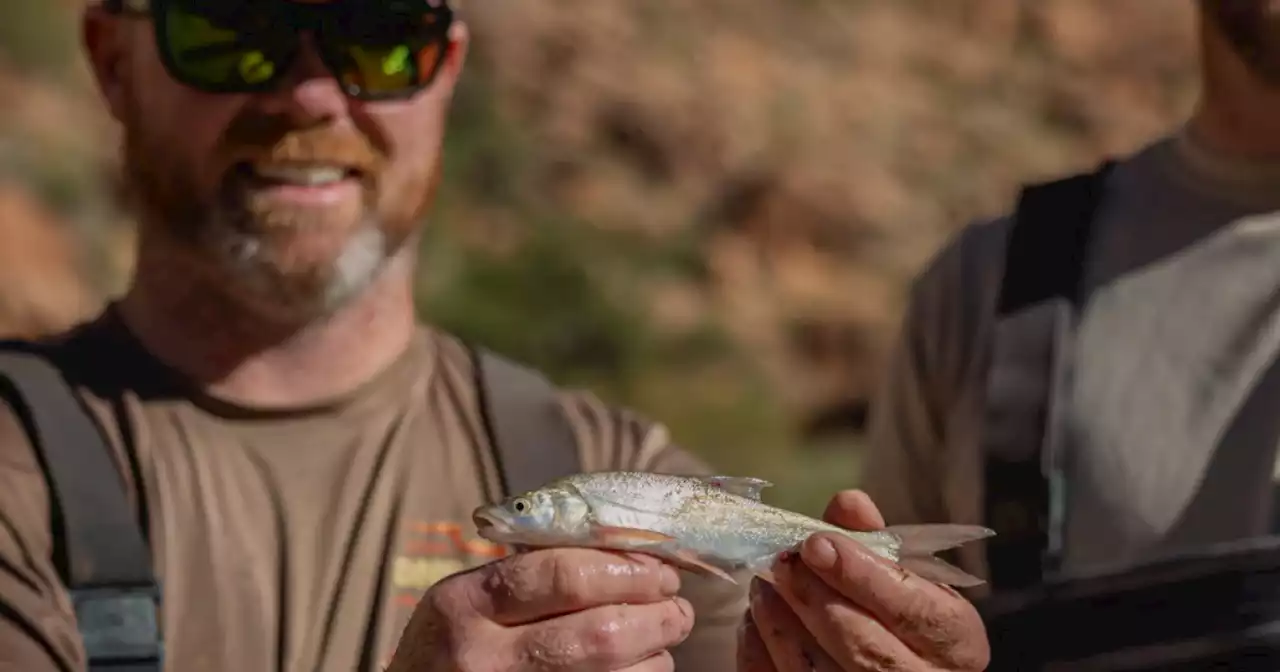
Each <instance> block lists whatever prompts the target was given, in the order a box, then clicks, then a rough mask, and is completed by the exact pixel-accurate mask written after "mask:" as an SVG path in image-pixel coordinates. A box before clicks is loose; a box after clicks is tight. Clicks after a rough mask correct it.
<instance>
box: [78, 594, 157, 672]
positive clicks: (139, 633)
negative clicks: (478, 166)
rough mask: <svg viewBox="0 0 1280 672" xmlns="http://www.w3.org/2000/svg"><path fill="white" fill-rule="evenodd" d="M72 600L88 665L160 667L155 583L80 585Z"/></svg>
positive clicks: (136, 667) (95, 668) (121, 667)
mask: <svg viewBox="0 0 1280 672" xmlns="http://www.w3.org/2000/svg"><path fill="white" fill-rule="evenodd" d="M71 600H72V603H73V604H74V605H75V610H76V620H77V622H78V624H79V626H80V628H79V629H80V634H81V637H82V638H83V640H84V648H85V654H86V656H87V657H88V659H89V668H90V669H92V670H98V669H111V670H114V669H126V668H127V669H154V670H156V671H157V672H158V671H159V670H160V669H161V668H162V667H163V661H164V639H163V637H162V636H161V634H160V617H159V614H160V590H159V589H158V588H157V587H155V586H125V587H111V588H81V589H76V590H72V591H71Z"/></svg>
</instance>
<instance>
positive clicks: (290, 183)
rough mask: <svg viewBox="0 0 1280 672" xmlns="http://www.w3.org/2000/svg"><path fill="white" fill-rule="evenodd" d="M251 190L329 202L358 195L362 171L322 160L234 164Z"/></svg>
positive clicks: (280, 197) (310, 202)
mask: <svg viewBox="0 0 1280 672" xmlns="http://www.w3.org/2000/svg"><path fill="white" fill-rule="evenodd" d="M236 172H237V174H238V175H239V176H240V178H241V179H242V180H243V183H244V184H245V186H247V187H248V188H249V189H250V190H251V191H254V192H257V193H259V194H261V195H264V196H268V197H270V198H272V199H278V200H284V201H289V202H296V203H299V204H304V205H330V204H333V203H336V202H338V201H340V200H342V199H344V198H347V197H354V196H358V192H359V190H360V183H361V180H362V178H363V171H361V170H359V169H357V168H354V167H351V166H348V165H343V164H339V163H332V162H322V161H252V162H243V163H240V164H238V165H237V168H236Z"/></svg>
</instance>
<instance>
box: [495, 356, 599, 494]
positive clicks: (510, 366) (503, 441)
mask: <svg viewBox="0 0 1280 672" xmlns="http://www.w3.org/2000/svg"><path fill="white" fill-rule="evenodd" d="M474 352H475V357H476V368H477V370H478V372H479V378H480V385H479V388H480V395H481V402H482V403H481V407H482V409H483V414H484V421H485V426H486V429H487V430H488V432H489V440H490V442H491V443H493V445H494V449H495V451H494V453H495V457H496V459H497V462H498V470H499V472H500V474H501V477H502V489H503V493H504V494H506V495H511V494H519V493H521V492H526V491H529V490H532V489H534V488H536V487H538V486H540V485H542V484H543V483H546V482H548V481H551V480H554V479H557V478H560V477H562V476H568V475H570V474H573V473H576V472H578V471H579V470H580V466H579V459H578V448H577V441H576V440H575V438H574V433H573V430H572V428H571V427H570V426H569V422H568V419H567V418H565V415H564V411H563V409H562V408H561V406H560V403H559V400H558V399H557V397H556V389H555V387H554V386H553V385H552V384H551V382H550V381H548V380H547V379H546V377H545V376H543V375H542V374H540V373H538V372H537V371H534V370H532V369H530V368H528V367H525V366H521V365H519V364H516V363H515V362H512V361H511V360H509V359H506V358H505V357H502V356H500V355H497V354H495V353H493V352H491V351H489V350H486V349H483V348H474Z"/></svg>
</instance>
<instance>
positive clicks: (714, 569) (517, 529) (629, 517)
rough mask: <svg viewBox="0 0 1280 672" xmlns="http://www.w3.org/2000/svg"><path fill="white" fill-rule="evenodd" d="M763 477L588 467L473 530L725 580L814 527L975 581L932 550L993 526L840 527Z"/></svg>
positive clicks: (761, 566) (506, 505)
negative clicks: (618, 554) (765, 497)
mask: <svg viewBox="0 0 1280 672" xmlns="http://www.w3.org/2000/svg"><path fill="white" fill-rule="evenodd" d="M770 485H772V484H771V483H769V482H768V481H764V480H760V479H755V478H746V477H734V476H710V477H699V476H679V475H669V474H652V473H644V472H592V473H585V474H575V475H572V476H568V477H565V478H561V479H558V480H555V481H552V482H551V483H547V484H545V485H544V486H542V487H540V488H538V489H536V490H533V491H531V492H527V493H522V494H520V495H516V496H512V497H508V498H507V499H505V500H503V501H502V502H498V503H496V504H492V505H488V506H482V507H479V508H477V509H476V511H475V513H474V515H473V519H474V520H475V523H476V527H477V529H478V531H479V534H480V536H482V537H484V538H486V539H488V540H490V541H493V542H495V543H501V544H511V545H516V546H527V547H547V546H585V547H591V548H605V549H613V550H625V551H638V552H643V553H649V554H652V555H657V556H659V557H661V558H664V559H666V560H668V561H670V562H672V563H673V564H675V565H677V566H681V567H683V568H685V569H688V570H691V571H694V572H698V573H702V574H707V575H714V576H718V577H720V578H722V579H726V580H728V581H731V582H735V583H736V582H737V580H736V579H735V578H734V577H733V574H734V573H737V572H744V571H745V572H750V573H752V574H755V575H757V576H761V577H762V578H765V579H771V576H770V574H769V568H770V567H771V566H772V565H773V562H774V560H775V559H776V558H777V557H778V555H779V554H781V553H782V552H784V551H787V550H790V549H793V548H795V547H796V546H797V545H798V544H800V543H801V542H803V541H804V540H805V539H807V538H808V537H809V536H810V535H812V534H814V533H816V532H831V533H835V534H842V535H845V536H848V537H850V538H852V539H854V540H855V541H857V542H859V543H861V544H862V545H863V546H865V547H866V548H867V549H869V550H871V551H872V552H873V553H876V554H878V555H880V556H882V557H884V558H887V559H889V560H891V561H894V562H897V563H899V564H900V565H902V566H903V567H905V568H908V569H911V570H912V571H915V572H916V573H917V574H920V575H921V576H923V577H925V578H927V579H930V580H932V581H936V582H938V583H947V584H950V585H954V586H960V587H968V586H975V585H979V584H981V583H983V581H982V580H981V579H979V578H977V577H975V576H972V575H970V574H967V573H965V572H964V571H962V570H960V569H959V568H957V567H955V566H953V565H950V564H948V563H946V562H945V561H943V560H941V559H940V558H936V557H934V555H933V554H934V553H936V552H938V551H942V550H947V549H950V548H954V547H957V546H960V545H963V544H965V543H968V542H970V541H976V540H979V539H983V538H986V537H990V536H992V535H994V534H995V533H994V532H993V531H992V530H990V529H987V528H985V527H981V526H976V525H952V524H939V525H899V526H893V527H888V528H885V529H883V530H875V531H869V532H861V531H851V530H846V529H844V528H841V527H837V526H835V525H831V524H829V523H826V522H824V521H821V520H818V519H816V518H811V517H809V516H806V515H804V514H801V513H797V512H794V511H788V510H786V509H782V508H778V507H774V506H770V505H768V504H765V503H764V502H762V501H761V497H760V495H761V491H762V490H763V489H764V488H767V487H769V486H770Z"/></svg>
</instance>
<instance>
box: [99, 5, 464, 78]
mask: <svg viewBox="0 0 1280 672" xmlns="http://www.w3.org/2000/svg"><path fill="white" fill-rule="evenodd" d="M257 1H258V2H264V3H274V7H273V9H274V10H275V11H277V12H279V15H280V16H281V17H282V18H283V19H285V20H287V21H288V22H289V23H290V24H292V25H293V26H294V27H293V28H292V29H291V30H290V29H285V30H279V32H278V34H279V35H280V36H281V37H283V38H284V39H288V40H291V43H290V44H289V45H288V48H287V49H286V48H278V49H272V48H270V47H271V46H272V45H263V46H264V47H267V48H266V49H264V50H265V51H268V52H269V53H271V54H272V55H273V57H274V61H273V62H274V63H275V65H276V70H275V72H273V73H272V75H271V76H270V77H268V78H267V79H265V80H263V81H261V82H258V83H248V82H225V83H218V82H212V81H207V80H203V79H200V78H197V77H192V76H191V75H190V74H189V73H187V72H184V70H183V68H182V66H181V65H180V64H179V63H178V62H177V57H176V55H175V54H174V52H173V48H172V47H171V42H170V41H169V30H168V26H167V22H166V21H164V19H163V17H164V15H165V12H166V11H167V10H168V9H169V7H170V5H171V4H174V3H175V2H180V0H103V3H102V7H103V9H104V10H105V11H107V12H110V13H113V14H120V15H125V16H145V17H148V18H149V19H150V20H151V25H152V32H153V35H154V37H155V40H156V51H157V52H158V53H159V54H160V61H161V63H162V64H163V65H164V68H165V70H166V71H167V72H168V73H169V76H171V77H173V78H174V79H175V80H177V81H178V82H180V83H182V84H184V85H186V86H189V87H191V88H193V89H196V90H199V91H203V92H205V93H213V94H245V93H265V92H267V91H271V90H273V89H274V88H276V87H277V86H278V85H279V84H280V81H281V80H282V79H283V78H284V77H285V76H286V75H287V73H288V72H289V70H290V69H291V68H292V67H293V64H294V62H295V60H296V59H297V57H298V54H299V52H300V51H301V50H302V40H301V37H302V34H303V33H310V34H311V35H313V36H314V37H315V44H316V48H317V50H318V51H319V54H320V59H321V60H322V61H323V62H324V64H325V68H326V69H328V71H329V75H330V76H331V77H333V78H334V80H335V81H337V82H338V85H339V86H341V87H342V89H343V91H344V92H345V93H346V94H347V95H348V96H351V97H352V98H356V99H358V100H364V101H383V100H403V99H406V98H411V97H413V96H415V95H417V94H418V93H419V92H421V91H424V90H426V89H428V88H430V87H431V85H432V83H434V82H435V80H436V77H437V76H438V75H439V73H440V69H441V66H443V65H444V61H445V56H446V55H447V54H448V48H449V28H450V27H451V26H452V25H453V22H454V12H453V9H452V8H451V7H449V5H448V3H447V2H440V3H439V4H438V5H433V6H430V7H429V11H428V12H424V13H423V15H424V16H425V15H427V14H434V15H435V18H436V20H435V22H434V24H432V26H431V27H430V29H429V30H427V31H426V32H424V34H423V36H425V37H426V40H425V42H426V44H428V45H430V44H438V45H439V47H440V49H439V53H440V56H439V57H438V58H436V59H435V62H433V63H432V64H431V69H430V71H428V72H427V73H425V75H423V74H422V73H419V75H420V76H419V78H418V81H417V82H415V83H414V84H412V85H411V86H406V87H400V88H396V89H389V90H385V91H383V90H369V89H366V88H364V87H360V86H357V85H351V84H347V83H346V82H344V81H342V73H343V72H344V71H345V69H346V68H345V67H344V66H345V65H346V64H345V63H343V62H342V57H341V56H340V55H339V51H340V50H339V49H338V48H337V47H336V46H334V45H333V43H332V42H330V41H329V40H326V39H325V30H324V23H325V21H324V20H323V19H322V17H323V15H324V14H326V13H329V12H332V7H333V6H340V5H343V4H347V3H360V4H361V5H362V6H367V3H368V0H336V1H335V2H333V3H327V4H322V5H304V4H302V3H297V2H291V1H290V0H257ZM423 4H424V5H425V4H426V0H423ZM375 11H376V10H375ZM420 37H422V36H420ZM345 43H346V44H357V45H358V44H359V42H358V41H350V40H347V41H345ZM415 67H417V65H416V64H415Z"/></svg>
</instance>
